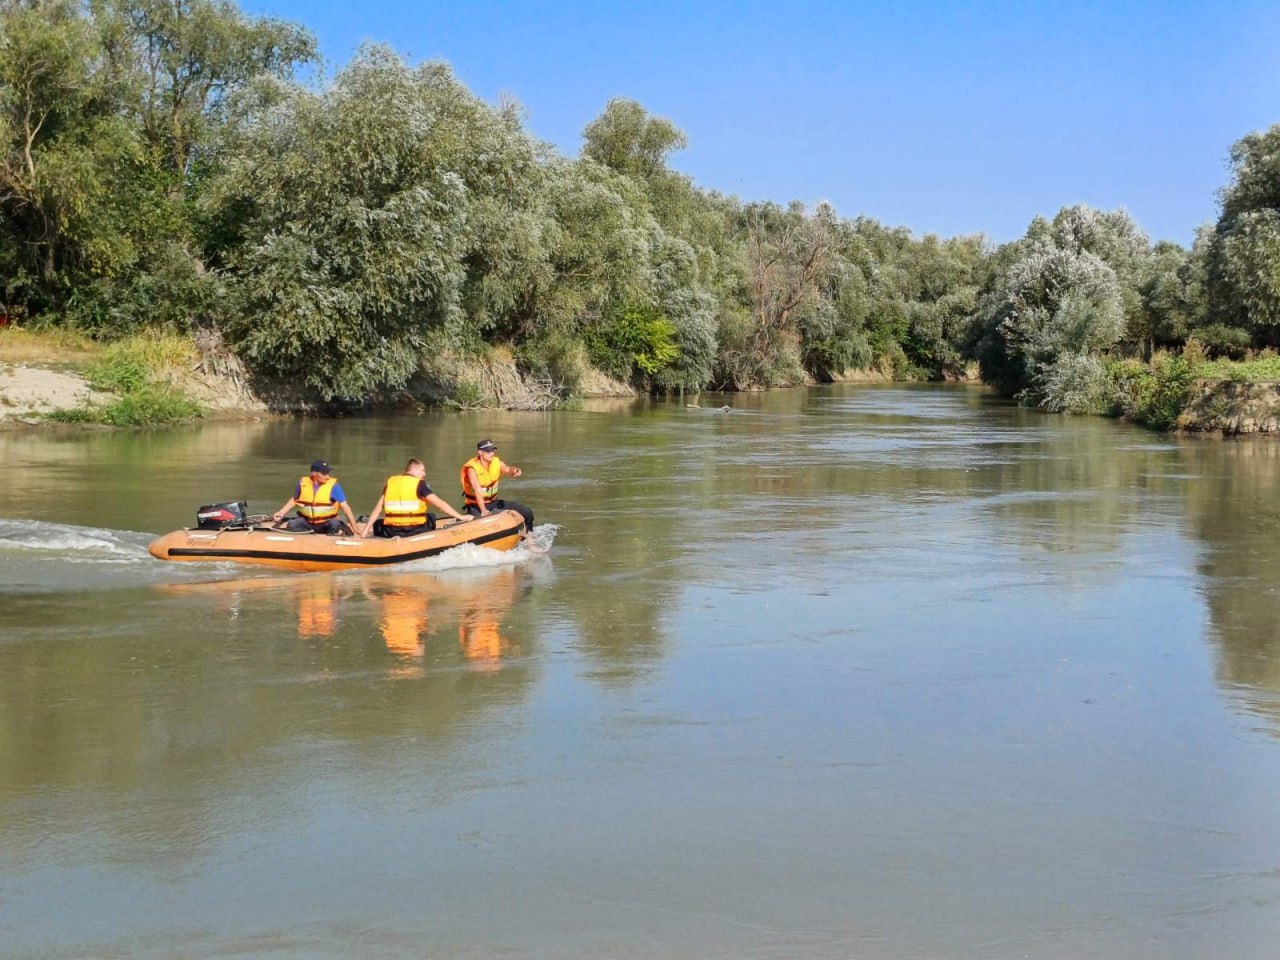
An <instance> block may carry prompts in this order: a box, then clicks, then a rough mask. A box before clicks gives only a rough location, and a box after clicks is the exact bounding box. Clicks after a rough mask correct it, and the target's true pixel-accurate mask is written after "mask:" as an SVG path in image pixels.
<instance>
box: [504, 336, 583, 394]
mask: <svg viewBox="0 0 1280 960" xmlns="http://www.w3.org/2000/svg"><path fill="white" fill-rule="evenodd" d="M516 359H517V360H518V361H519V364H520V366H521V367H522V368H523V369H524V370H525V371H526V372H527V373H528V374H530V375H531V376H532V377H533V378H534V379H535V380H538V381H540V382H542V383H543V384H544V385H545V386H546V387H547V388H548V390H549V391H550V392H551V393H552V394H553V395H554V396H555V397H557V398H558V399H559V400H561V401H563V400H568V399H570V398H572V397H574V396H576V395H577V394H578V392H579V390H580V389H581V388H582V381H583V379H584V378H585V377H586V375H587V371H588V369H589V368H590V362H589V360H588V357H587V348H586V346H585V344H583V342H582V341H581V340H579V339H578V338H576V337H572V336H570V335H568V334H566V333H564V332H555V333H550V334H547V335H545V336H541V337H538V338H536V339H533V340H527V341H525V342H524V344H522V345H521V347H520V350H519V351H518V353H517V354H516Z"/></svg>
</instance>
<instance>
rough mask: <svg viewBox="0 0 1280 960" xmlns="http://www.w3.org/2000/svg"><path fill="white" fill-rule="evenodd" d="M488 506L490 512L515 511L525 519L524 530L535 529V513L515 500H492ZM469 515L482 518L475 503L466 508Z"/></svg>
mask: <svg viewBox="0 0 1280 960" xmlns="http://www.w3.org/2000/svg"><path fill="white" fill-rule="evenodd" d="M486 506H487V507H488V508H489V511H490V512H493V511H494V510H514V511H515V512H516V513H518V514H520V516H522V517H524V528H525V529H526V530H532V529H533V511H532V510H530V509H529V508H528V507H526V506H525V505H524V504H523V503H516V502H515V501H514V500H490V501H489V502H488V503H487V504H486ZM465 510H466V512H467V513H469V514H471V515H472V516H473V517H478V516H480V508H479V507H477V506H476V505H475V504H474V503H468V504H467V505H466V507H465Z"/></svg>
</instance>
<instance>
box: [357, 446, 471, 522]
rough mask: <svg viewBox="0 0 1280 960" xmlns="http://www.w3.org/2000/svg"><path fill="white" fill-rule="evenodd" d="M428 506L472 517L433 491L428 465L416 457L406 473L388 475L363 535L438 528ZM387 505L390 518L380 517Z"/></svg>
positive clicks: (458, 517)
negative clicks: (425, 465) (428, 474)
mask: <svg viewBox="0 0 1280 960" xmlns="http://www.w3.org/2000/svg"><path fill="white" fill-rule="evenodd" d="M428 505H430V506H433V507H435V508H437V509H438V510H441V511H443V512H444V513H447V514H448V515H449V516H451V517H453V518H454V519H457V520H470V519H471V518H470V517H468V516H467V515H466V514H463V513H459V512H458V511H457V510H455V509H453V507H451V506H449V504H447V503H445V502H444V501H443V500H442V499H440V497H438V496H436V495H435V494H434V493H432V492H431V487H430V486H429V485H428V484H427V468H426V467H424V466H423V465H422V461H421V460H418V459H417V458H414V459H412V460H410V461H409V462H408V463H406V464H405V466H404V473H400V474H397V475H396V476H394V477H388V478H387V482H386V484H384V485H383V487H382V496H381V497H379V498H378V504H377V506H375V507H374V508H373V512H372V513H370V514H369V519H368V520H367V521H366V522H365V525H364V527H363V528H361V530H360V536H362V537H367V536H369V534H370V533H376V534H377V535H378V536H380V537H409V536H412V535H413V534H415V533H424V532H426V531H427V530H434V529H435V528H436V520H435V517H433V516H432V515H431V514H430V513H429V512H428V511H427V506H428ZM384 508H385V509H386V512H387V518H386V519H385V520H379V519H378V517H379V515H380V514H381V513H382V511H383V509H384Z"/></svg>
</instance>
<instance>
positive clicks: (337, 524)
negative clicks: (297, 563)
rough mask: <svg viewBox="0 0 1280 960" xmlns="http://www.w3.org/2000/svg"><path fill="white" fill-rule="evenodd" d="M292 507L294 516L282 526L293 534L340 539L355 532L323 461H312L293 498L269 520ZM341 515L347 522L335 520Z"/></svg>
mask: <svg viewBox="0 0 1280 960" xmlns="http://www.w3.org/2000/svg"><path fill="white" fill-rule="evenodd" d="M293 507H297V508H298V515H297V516H296V517H293V518H292V519H290V520H289V522H288V523H286V524H285V525H284V528H285V529H286V530H292V531H294V532H295V533H303V532H306V531H311V532H312V533H329V534H338V535H342V536H352V535H354V532H355V529H356V518H355V514H353V513H352V512H351V505H350V504H349V503H347V495H346V494H345V493H343V491H342V486H341V485H340V484H339V483H338V478H337V477H335V476H333V470H332V468H331V467H330V466H329V464H328V462H327V461H324V460H313V461H312V462H311V472H310V473H308V474H307V475H306V476H305V477H301V478H300V479H299V480H298V486H297V487H296V488H295V489H294V491H293V496H292V497H290V498H289V499H288V500H286V501H285V504H284V506H283V507H281V508H280V509H279V510H277V511H276V512H275V515H274V516H273V517H272V519H273V520H275V521H276V522H277V523H279V522H280V521H281V520H282V519H284V515H285V514H286V513H288V512H289V510H290V509H292V508H293ZM340 511H341V512H342V513H345V514H346V516H347V522H346V523H343V522H342V521H341V520H339V519H338V513H339V512H340Z"/></svg>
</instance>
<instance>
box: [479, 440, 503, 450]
mask: <svg viewBox="0 0 1280 960" xmlns="http://www.w3.org/2000/svg"><path fill="white" fill-rule="evenodd" d="M476 449H477V450H497V449H498V445H497V444H496V443H494V442H493V441H492V440H481V441H480V442H479V443H477V444H476Z"/></svg>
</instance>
